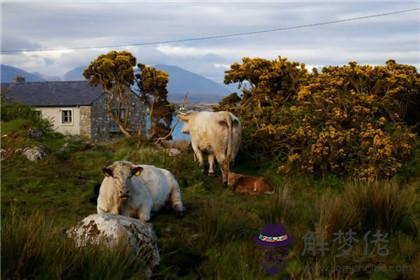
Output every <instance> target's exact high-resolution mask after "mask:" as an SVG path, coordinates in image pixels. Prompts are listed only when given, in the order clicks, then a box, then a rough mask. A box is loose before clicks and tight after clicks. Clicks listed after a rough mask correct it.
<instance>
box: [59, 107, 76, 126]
mask: <svg viewBox="0 0 420 280" xmlns="http://www.w3.org/2000/svg"><path fill="white" fill-rule="evenodd" d="M61 123H62V124H72V123H73V116H72V110H71V109H70V110H69V109H65V110H61Z"/></svg>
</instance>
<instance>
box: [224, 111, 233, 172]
mask: <svg viewBox="0 0 420 280" xmlns="http://www.w3.org/2000/svg"><path fill="white" fill-rule="evenodd" d="M225 119H226V124H227V127H228V137H227V138H228V139H227V148H226V157H225V158H226V161H227V162H226V163H227V170H226V172H227V174H226V176H229V172H230V161H231V155H232V137H233V123H232V116H231V115H230V113H229V112H225Z"/></svg>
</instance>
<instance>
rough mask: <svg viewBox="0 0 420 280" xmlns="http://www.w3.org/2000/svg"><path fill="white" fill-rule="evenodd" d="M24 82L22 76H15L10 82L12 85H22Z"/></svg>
mask: <svg viewBox="0 0 420 280" xmlns="http://www.w3.org/2000/svg"><path fill="white" fill-rule="evenodd" d="M24 82H25V77H22V76H19V75H18V76H16V77H15V78H14V79H13V80H12V83H15V84H20V83H24Z"/></svg>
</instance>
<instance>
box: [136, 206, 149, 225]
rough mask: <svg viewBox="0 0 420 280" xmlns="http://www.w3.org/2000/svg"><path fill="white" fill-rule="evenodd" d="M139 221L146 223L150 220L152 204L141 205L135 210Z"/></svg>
mask: <svg viewBox="0 0 420 280" xmlns="http://www.w3.org/2000/svg"><path fill="white" fill-rule="evenodd" d="M137 211H138V212H137V216H138V217H139V220H141V221H143V222H147V221H149V220H150V213H151V212H152V203H143V204H142V205H141V206H140V208H139V209H138V210H137Z"/></svg>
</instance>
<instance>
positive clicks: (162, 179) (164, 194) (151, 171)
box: [139, 164, 175, 211]
mask: <svg viewBox="0 0 420 280" xmlns="http://www.w3.org/2000/svg"><path fill="white" fill-rule="evenodd" d="M140 166H141V167H142V168H143V172H142V173H141V176H140V178H139V179H140V180H142V182H143V184H144V186H145V187H146V188H147V190H148V192H149V193H150V195H151V197H152V199H153V210H154V211H157V210H158V209H159V208H161V207H162V206H163V205H164V204H165V203H166V202H167V200H168V196H169V193H170V191H171V189H172V187H173V181H174V180H175V178H174V177H173V175H172V173H170V172H169V171H168V170H165V169H162V168H158V167H155V166H153V165H147V164H142V165H140Z"/></svg>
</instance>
